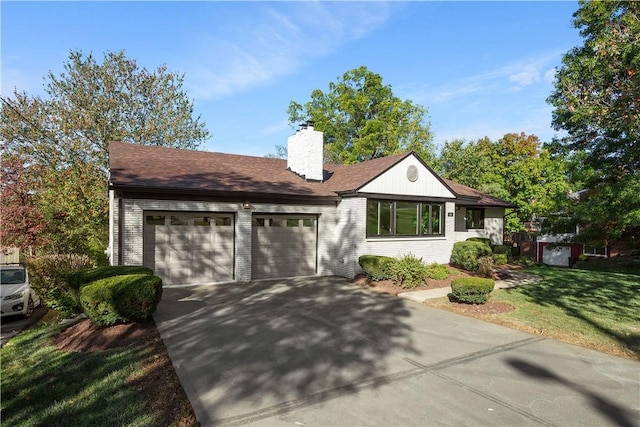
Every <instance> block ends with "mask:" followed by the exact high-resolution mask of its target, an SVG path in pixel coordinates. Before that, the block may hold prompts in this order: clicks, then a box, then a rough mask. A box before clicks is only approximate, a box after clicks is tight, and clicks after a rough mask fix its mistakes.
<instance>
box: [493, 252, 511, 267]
mask: <svg viewBox="0 0 640 427" xmlns="http://www.w3.org/2000/svg"><path fill="white" fill-rule="evenodd" d="M492 258H493V263H494V264H495V265H505V264H506V263H507V262H509V259H508V258H507V255H506V254H493V257H492Z"/></svg>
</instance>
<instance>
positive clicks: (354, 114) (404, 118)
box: [288, 67, 435, 163]
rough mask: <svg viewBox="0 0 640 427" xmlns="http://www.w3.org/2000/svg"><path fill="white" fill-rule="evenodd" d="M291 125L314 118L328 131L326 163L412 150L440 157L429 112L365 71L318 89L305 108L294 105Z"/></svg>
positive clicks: (426, 158) (427, 158)
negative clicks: (323, 89) (325, 89)
mask: <svg viewBox="0 0 640 427" xmlns="http://www.w3.org/2000/svg"><path fill="white" fill-rule="evenodd" d="M288 114H289V123H290V124H292V125H296V124H299V123H301V122H304V121H306V120H312V121H313V122H314V124H315V127H316V128H317V129H318V130H320V131H322V132H323V133H324V138H325V157H326V159H325V160H326V161H328V162H333V163H358V162H362V161H365V160H370V159H375V158H378V157H384V156H388V155H390V154H395V153H399V152H402V151H408V150H413V151H415V152H416V153H417V154H418V155H419V156H420V157H421V158H422V159H423V160H424V161H426V162H427V163H431V162H432V161H433V160H434V159H435V155H434V150H433V144H432V138H433V137H432V134H431V129H430V126H429V123H428V122H427V121H426V117H425V115H426V109H425V108H424V107H422V106H420V105H417V104H414V103H413V102H411V101H410V100H404V101H403V100H401V99H400V98H398V97H397V96H395V95H394V94H393V91H392V89H391V86H390V85H384V84H383V82H382V77H381V76H380V75H378V74H375V73H373V72H371V71H369V70H368V69H367V68H366V67H360V68H356V69H353V70H350V71H347V72H346V73H344V74H343V75H342V77H339V78H338V80H337V81H336V82H330V83H329V90H328V91H327V92H323V91H321V90H320V89H316V90H314V91H313V92H312V93H311V100H310V101H308V102H306V103H305V104H300V103H298V102H295V101H291V103H290V104H289V108H288Z"/></svg>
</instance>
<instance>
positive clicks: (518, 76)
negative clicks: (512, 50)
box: [408, 51, 560, 105]
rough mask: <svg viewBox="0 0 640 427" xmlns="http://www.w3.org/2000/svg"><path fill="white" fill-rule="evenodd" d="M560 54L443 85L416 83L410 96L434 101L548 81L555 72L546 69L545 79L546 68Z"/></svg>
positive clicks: (510, 89)
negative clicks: (421, 85) (417, 85)
mask: <svg viewBox="0 0 640 427" xmlns="http://www.w3.org/2000/svg"><path fill="white" fill-rule="evenodd" d="M559 57H560V52H559V51H558V52H551V53H548V54H545V55H539V56H536V57H532V58H527V59H523V60H519V61H515V62H512V63H510V64H506V65H504V66H502V67H500V68H496V69H494V70H490V71H488V72H485V73H482V74H478V75H475V76H468V77H465V78H462V79H460V80H456V81H452V82H449V83H447V84H446V85H444V86H441V87H439V88H435V89H434V88H426V87H424V86H423V87H414V88H413V89H411V90H410V92H412V93H411V94H410V96H408V97H409V98H410V99H413V100H414V101H416V102H420V103H424V104H427V105H431V104H434V103H445V102H449V101H453V100H456V99H460V98H464V97H466V96H467V95H471V94H478V95H479V94H495V93H496V92H508V91H514V90H519V89H521V88H523V87H526V86H530V85H533V84H536V83H541V82H544V83H548V82H549V80H548V79H549V73H550V72H553V69H551V70H548V71H546V73H545V74H544V77H545V78H544V80H543V79H542V78H541V74H542V70H544V69H547V67H549V66H550V65H552V64H553V63H554V62H556V61H557V60H558V58H559Z"/></svg>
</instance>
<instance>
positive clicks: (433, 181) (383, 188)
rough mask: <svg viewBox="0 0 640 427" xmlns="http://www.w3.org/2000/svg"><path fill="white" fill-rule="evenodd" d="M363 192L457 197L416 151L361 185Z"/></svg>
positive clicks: (360, 189)
mask: <svg viewBox="0 0 640 427" xmlns="http://www.w3.org/2000/svg"><path fill="white" fill-rule="evenodd" d="M358 191H360V192H362V193H376V194H389V195H403V196H422V197H442V198H451V199H453V198H455V194H454V193H453V192H452V191H451V190H450V189H449V188H448V187H447V185H446V184H445V183H444V182H443V181H442V180H441V179H440V177H439V176H438V175H437V174H436V173H435V172H434V171H433V170H431V168H429V167H428V166H427V165H426V164H424V163H423V162H422V160H420V158H419V157H418V156H416V155H415V154H414V153H410V155H408V156H406V157H404V158H402V159H401V160H400V161H398V162H397V163H395V164H394V165H393V166H391V167H389V168H388V169H387V170H385V171H383V172H382V173H380V174H379V175H378V176H377V177H375V178H374V179H373V180H371V181H369V182H368V183H366V184H364V185H363V186H361V187H360V188H359V189H358Z"/></svg>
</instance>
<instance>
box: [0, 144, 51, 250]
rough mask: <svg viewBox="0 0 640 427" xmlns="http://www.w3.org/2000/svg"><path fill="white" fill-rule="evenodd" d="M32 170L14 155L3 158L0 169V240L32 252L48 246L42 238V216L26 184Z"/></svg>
mask: <svg viewBox="0 0 640 427" xmlns="http://www.w3.org/2000/svg"><path fill="white" fill-rule="evenodd" d="M33 172H34V171H33V170H30V168H28V167H25V165H24V164H23V163H22V162H21V161H20V159H19V158H17V157H13V156H5V158H4V159H3V161H2V166H1V167H0V191H1V193H2V197H1V198H0V221H1V223H2V227H0V241H1V242H2V246H5V247H11V246H16V247H19V248H23V249H28V250H29V251H30V252H33V249H34V248H36V247H41V246H43V245H45V244H47V243H48V240H47V239H46V237H45V236H44V233H43V231H44V228H45V222H44V215H43V214H42V211H41V210H40V209H39V208H38V206H37V205H36V203H35V196H34V194H33V192H32V191H31V189H30V186H29V185H28V183H29V181H30V178H29V177H28V175H30V174H32V173H33Z"/></svg>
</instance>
